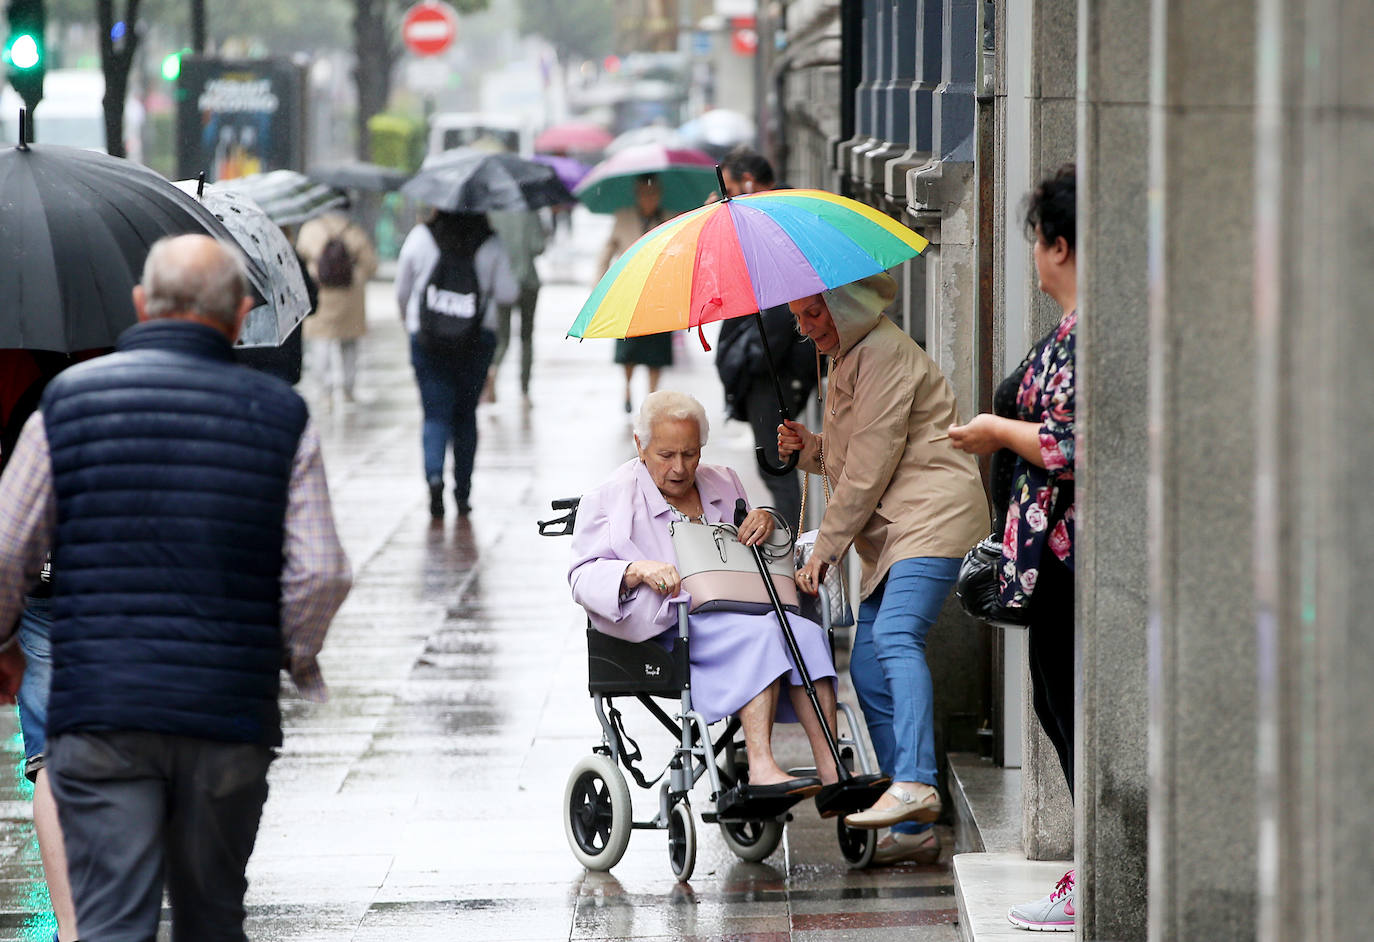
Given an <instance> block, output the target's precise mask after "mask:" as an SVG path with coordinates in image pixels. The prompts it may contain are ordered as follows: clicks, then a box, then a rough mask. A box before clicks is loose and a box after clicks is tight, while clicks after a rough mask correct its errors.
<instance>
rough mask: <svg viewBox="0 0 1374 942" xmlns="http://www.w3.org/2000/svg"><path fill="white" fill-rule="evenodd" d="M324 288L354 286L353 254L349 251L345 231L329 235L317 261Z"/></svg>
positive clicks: (316, 267) (316, 269)
mask: <svg viewBox="0 0 1374 942" xmlns="http://www.w3.org/2000/svg"><path fill="white" fill-rule="evenodd" d="M315 271H316V272H318V273H319V276H320V277H319V282H320V287H322V288H351V287H352V286H353V256H352V255H350V254H349V253H348V245H347V244H346V243H345V242H344V239H343V233H342V232H339V233H338V234H337V235H332V236H330V237H329V241H327V242H325V244H324V248H323V249H322V250H321V251H320V257H319V260H318V261H317V262H316V263H315Z"/></svg>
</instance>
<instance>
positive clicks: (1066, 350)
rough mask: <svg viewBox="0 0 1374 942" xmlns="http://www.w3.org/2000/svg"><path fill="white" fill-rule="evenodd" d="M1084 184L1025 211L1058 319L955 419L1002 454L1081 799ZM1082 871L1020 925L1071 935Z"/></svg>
mask: <svg viewBox="0 0 1374 942" xmlns="http://www.w3.org/2000/svg"><path fill="white" fill-rule="evenodd" d="M1077 196H1078V184H1077V177H1076V175H1075V170H1074V167H1073V165H1072V164H1065V165H1064V166H1063V167H1061V168H1059V170H1058V171H1057V172H1056V173H1054V174H1053V175H1051V176H1049V177H1046V178H1045V179H1044V180H1041V181H1040V184H1039V185H1038V186H1037V187H1036V188H1035V190H1034V191H1032V193H1031V195H1030V199H1029V201H1028V205H1027V210H1026V228H1027V230H1028V232H1029V233H1031V234H1032V235H1033V238H1034V242H1035V246H1034V249H1033V250H1032V251H1033V256H1034V259H1035V273H1036V275H1037V277H1038V278H1039V284H1040V290H1041V291H1043V292H1045V293H1046V294H1047V295H1049V296H1050V297H1051V298H1053V299H1054V301H1055V303H1057V304H1058V305H1059V310H1060V319H1059V323H1058V324H1056V325H1055V326H1054V327H1053V329H1051V330H1050V331H1049V333H1047V334H1045V336H1043V337H1041V338H1040V339H1039V340H1038V341H1036V343H1035V345H1034V346H1033V347H1031V349H1030V352H1029V353H1027V354H1026V357H1025V359H1023V360H1022V361H1021V363H1020V365H1019V366H1017V367H1016V369H1014V370H1012V372H1011V373H1010V374H1009V375H1008V376H1007V377H1006V378H1005V379H1003V380H1002V382H1001V384H999V385H998V387H997V390H996V392H995V393H994V395H993V414H991V415H989V414H987V413H984V414H982V415H978V416H975V417H974V419H973V421H971V422H969V423H968V424H967V425H962V426H953V427H951V428H950V430H949V439H950V442H952V443H953V445H954V447H956V448H961V449H963V450H964V451H967V452H970V453H972V454H975V455H988V454H990V455H992V475H991V477H992V482H991V486H992V499H993V504H994V507H995V509H996V512H997V517H996V523H995V528H994V532H996V533H1001V534H1002V565H1001V572H1000V581H1001V586H1002V599H1001V601H1002V604H1003V605H1007V606H1009V607H1012V608H1025V609H1027V610H1028V612H1029V617H1030V622H1029V628H1030V630H1029V632H1028V634H1029V637H1028V638H1027V652H1028V655H1029V661H1030V674H1031V701H1032V702H1033V703H1034V705H1035V715H1036V716H1037V717H1038V718H1039V720H1040V725H1041V726H1042V727H1044V730H1045V735H1046V736H1048V737H1049V739H1050V742H1051V743H1053V744H1054V750H1055V752H1056V753H1057V754H1058V756H1059V766H1060V768H1061V769H1062V770H1063V772H1064V778H1065V780H1066V781H1067V782H1068V786H1069V794H1070V795H1073V789H1074V781H1073V779H1074V768H1073V710H1074V704H1073V700H1074V673H1073V658H1074V653H1073V652H1074V610H1073V605H1074V586H1073V533H1074V496H1073V490H1074V431H1075V423H1074V395H1075V378H1074V364H1075V351H1076V348H1077V328H1078V260H1077V255H1076V249H1075V236H1076V233H1077V203H1076V201H1077ZM1074 876H1075V875H1074V871H1072V870H1070V871H1069V872H1068V873H1066V874H1064V876H1063V877H1061V878H1060V880H1059V882H1058V883H1057V884H1056V885H1055V888H1054V889H1053V890H1052V891H1051V892H1050V893H1049V895H1048V896H1045V897H1042V898H1041V899H1039V900H1036V901H1034V902H1031V903H1022V904H1019V905H1016V906H1013V907H1012V908H1011V910H1010V911H1009V912H1008V914H1007V918H1008V920H1009V921H1010V922H1011V923H1012V925H1014V926H1017V927H1019V928H1022V929H1031V930H1036V931H1051V932H1072V931H1073V928H1074Z"/></svg>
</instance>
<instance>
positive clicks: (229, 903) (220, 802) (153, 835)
mask: <svg viewBox="0 0 1374 942" xmlns="http://www.w3.org/2000/svg"><path fill="white" fill-rule="evenodd" d="M275 756H276V752H275V750H273V749H270V748H268V747H267V746H259V745H254V744H251V743H223V742H215V741H212V740H207V739H193V738H189V737H185V736H169V735H165V734H162V733H145V732H101V733H68V734H65V735H61V736H57V737H55V738H54V739H52V740H51V741H49V743H48V777H49V779H50V781H51V783H52V791H53V795H54V797H55V798H56V799H57V814H58V818H59V819H60V820H61V822H62V836H63V838H64V839H65V841H66V845H67V872H68V874H69V876H70V878H71V885H72V897H73V899H74V900H75V901H76V922H77V926H78V928H79V930H80V932H81V938H82V940H83V942H153V940H154V939H155V938H156V937H157V925H158V919H159V917H160V916H161V913H162V890H163V886H164V884H165V886H166V888H167V893H168V896H169V897H170V899H171V905H172V938H173V939H174V940H176V942H191V940H201V942H220V940H224V942H231V940H232V942H245V940H246V939H247V936H245V935H244V932H243V919H244V908H243V897H244V893H245V892H246V891H247V889H248V880H247V878H246V877H245V876H244V872H245V870H246V869H247V867H248V858H249V856H250V855H251V854H252V853H253V844H254V842H255V841H256V840H257V834H258V822H259V820H260V819H261V817H262V806H263V802H265V801H266V800H267V767H268V766H269V765H270V764H271V762H272V760H273V759H274V758H275Z"/></svg>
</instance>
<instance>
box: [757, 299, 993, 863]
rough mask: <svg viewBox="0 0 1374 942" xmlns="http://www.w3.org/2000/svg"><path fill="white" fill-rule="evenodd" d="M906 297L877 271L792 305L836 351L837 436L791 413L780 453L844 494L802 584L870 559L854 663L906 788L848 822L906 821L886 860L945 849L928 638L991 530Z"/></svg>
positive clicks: (879, 745)
mask: <svg viewBox="0 0 1374 942" xmlns="http://www.w3.org/2000/svg"><path fill="white" fill-rule="evenodd" d="M896 295H897V284H896V282H895V281H894V280H893V279H892V277H891V276H890V275H887V274H877V275H873V276H871V277H868V278H864V279H862V280H861V281H856V282H854V283H852V284H848V285H843V286H841V287H838V288H834V289H832V290H829V291H825V292H823V293H821V294H816V295H811V296H810V297H806V298H802V299H800V300H797V301H793V302H792V303H791V308H792V313H793V315H794V316H795V317H796V319H797V329H798V330H799V331H800V332H801V333H802V334H803V335H804V336H806V337H808V338H810V339H811V340H812V341H813V342H814V343H815V344H816V349H817V350H819V351H820V353H822V354H824V355H826V356H828V357H830V379H829V382H828V383H827V389H826V405H825V409H824V429H823V434H821V435H815V434H812V433H811V432H810V431H808V430H807V429H806V428H805V427H804V426H802V425H801V424H800V423H797V422H793V421H791V420H788V421H787V422H785V423H784V424H783V425H780V426H778V454H779V455H780V456H781V457H783V458H786V457H787V456H789V455H791V454H793V453H800V460H799V462H798V464H799V466H800V467H801V468H803V469H804V470H806V471H810V472H813V473H816V474H825V475H827V476H828V477H829V479H830V484H831V487H832V488H833V491H834V493H833V496H832V497H831V499H830V500H829V501H828V503H827V506H826V509H825V518H824V519H823V521H822V522H821V527H820V532H819V533H818V534H817V536H816V543H815V550H814V552H813V553H812V555H811V558H810V560H809V561H808V562H807V564H806V565H805V566H803V567H802V569H801V570H800V571H799V572H798V573H797V584H798V586H799V587H800V588H801V590H802V591H803V592H808V593H812V594H814V593H815V592H816V586H817V585H818V584H819V583H820V581H821V580H822V579H823V578H824V575H825V567H826V566H828V565H836V564H839V562H840V559H841V557H842V556H843V554H844V552H845V550H846V549H847V548H848V547H849V546H850V545H851V544H852V545H853V547H854V550H855V552H856V553H857V554H858V557H859V561H860V562H861V563H862V565H863V578H862V585H861V587H860V599H861V601H860V604H859V617H858V627H857V629H856V630H855V633H854V645H853V650H852V651H851V652H850V657H849V673H850V677H851V678H852V679H853V681H854V689H855V691H856V692H857V693H858V695H859V705H860V706H861V707H862V708H863V713H864V719H865V720H866V721H867V723H868V732H869V735H870V737H871V738H872V740H873V749H874V752H876V753H877V756H878V764H879V765H880V767H881V768H882V771H884V772H886V773H888V774H889V775H891V776H892V785H891V786H890V787H889V788H888V790H887V792H886V793H885V794H883V795H882V797H880V798H879V799H878V801H877V802H875V803H874V805H873V806H872V807H871V808H869V809H867V810H865V811H860V812H857V813H855V814H850V815H848V816H846V818H845V819H844V820H845V823H846V824H847V825H849V826H850V827H855V828H872V829H878V828H885V827H890V828H891V829H892V830H891V833H890V834H888V835H887V836H886V837H885V838H884V839H883V840H882V841H881V842H880V843H879V844H878V847H877V851H876V852H875V854H874V856H873V862H874V863H879V864H883V863H896V862H898V861H902V860H916V861H928V860H933V859H934V857H935V855H937V854H938V853H939V845H938V843H937V841H936V837H935V832H934V830H933V829H932V827H931V824H932V822H934V821H935V820H936V819H937V818H938V817H939V815H940V811H941V805H940V793H939V790H938V788H937V785H936V767H935V762H936V760H935V729H934V715H933V710H932V690H931V679H930V669H929V668H928V667H927V665H926V659H925V647H926V634H927V632H929V630H930V627H931V625H932V624H934V622H935V619H936V618H937V617H938V616H939V614H940V609H941V607H942V606H943V605H944V602H945V599H946V598H947V597H948V595H949V591H950V589H951V587H952V586H953V585H954V579H955V577H956V575H957V574H958V570H959V564H960V561H961V560H962V559H963V556H964V554H965V553H966V552H967V551H968V550H969V548H970V547H972V546H973V545H974V544H976V543H977V542H978V541H979V540H980V539H982V538H983V536H984V535H985V534H986V533H987V532H988V504H987V498H986V496H985V495H984V492H983V485H982V480H981V478H980V477H979V474H978V466H977V465H976V464H975V463H974V460H973V458H972V456H971V455H968V454H964V453H963V452H960V451H957V450H956V449H954V448H953V447H951V445H950V442H949V431H948V430H949V426H950V425H951V424H952V423H954V422H957V421H958V413H957V405H956V403H955V399H954V392H953V390H952V389H951V388H950V386H949V383H948V382H947V381H946V380H945V378H944V376H942V375H941V374H940V370H939V368H938V367H937V366H936V365H935V363H934V362H933V361H932V360H931V359H930V357H928V356H927V355H926V353H925V351H923V350H922V349H921V348H920V347H919V346H918V345H917V344H916V342H915V341H914V340H912V339H911V338H910V337H909V336H907V335H906V333H905V332H904V331H903V330H902V329H901V328H900V327H898V326H897V325H896V324H894V323H893V322H892V321H890V320H888V319H887V318H886V317H885V316H883V311H884V310H885V309H886V308H887V307H888V305H890V304H891V303H892V302H893V300H894V299H895V298H896Z"/></svg>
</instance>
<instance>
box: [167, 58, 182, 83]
mask: <svg viewBox="0 0 1374 942" xmlns="http://www.w3.org/2000/svg"><path fill="white" fill-rule="evenodd" d="M179 75H181V53H179V52H174V53H172V54H171V55H170V56H168V57H167V58H165V59H163V60H162V77H163V78H165V79H166V80H167V81H169V82H175V81H176V80H177V77H178V76H179Z"/></svg>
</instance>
